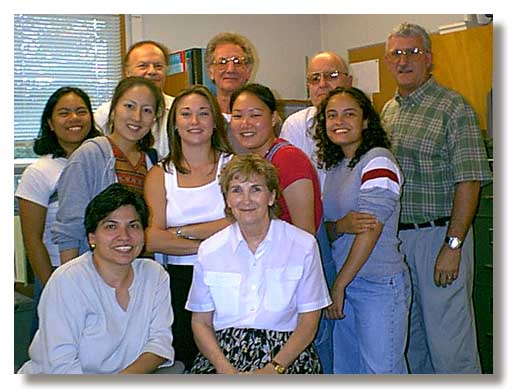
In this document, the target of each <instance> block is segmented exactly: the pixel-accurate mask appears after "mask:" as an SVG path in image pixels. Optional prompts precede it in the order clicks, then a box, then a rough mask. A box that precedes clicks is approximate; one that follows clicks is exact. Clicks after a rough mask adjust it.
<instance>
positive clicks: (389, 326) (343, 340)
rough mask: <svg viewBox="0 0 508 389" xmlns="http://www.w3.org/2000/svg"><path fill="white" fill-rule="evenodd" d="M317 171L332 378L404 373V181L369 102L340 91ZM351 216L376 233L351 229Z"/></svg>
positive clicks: (323, 121)
mask: <svg viewBox="0 0 508 389" xmlns="http://www.w3.org/2000/svg"><path fill="white" fill-rule="evenodd" d="M316 140H317V146H318V158H319V163H320V164H321V166H323V167H324V168H325V170H326V180H325V186H324V191H323V204H324V219H325V221H326V223H325V224H326V228H327V232H328V237H329V239H330V242H332V256H333V258H334V260H335V264H336V268H337V269H338V272H337V276H336V278H335V281H334V283H333V287H332V291H331V295H332V299H333V304H332V305H331V306H330V307H328V308H327V309H326V314H327V316H328V317H329V318H332V319H336V322H335V323H334V329H333V350H334V366H333V372H334V373H335V374H373V373H385V374H401V373H407V364H406V360H405V357H404V349H405V345H406V339H407V325H408V312H409V300H410V281H409V273H408V269H407V266H406V265H405V263H404V258H403V256H402V254H401V253H400V252H399V249H398V246H399V240H398V239H397V223H398V219H399V212H400V194H401V188H402V180H403V178H402V174H401V171H400V169H399V167H398V165H397V162H396V161H395V158H394V157H393V155H392V154H391V152H390V151H389V150H388V147H389V142H388V139H387V137H386V133H385V131H384V130H383V128H382V127H381V123H380V120H379V116H378V114H377V113H376V111H375V110H374V107H373V106H372V103H371V102H370V100H369V99H368V97H367V96H366V95H365V94H364V93H363V92H362V91H361V90H359V89H356V88H341V87H339V88H336V89H334V90H333V91H331V92H330V93H329V95H328V96H327V97H326V98H325V99H324V100H323V102H322V103H321V105H320V107H319V110H318V113H317V117H316ZM351 211H354V212H358V213H366V214H372V215H374V216H375V217H376V219H377V221H378V222H377V223H376V224H375V225H373V226H371V225H366V226H365V225H362V224H361V223H356V224H355V223H351V219H349V220H348V214H350V212H351Z"/></svg>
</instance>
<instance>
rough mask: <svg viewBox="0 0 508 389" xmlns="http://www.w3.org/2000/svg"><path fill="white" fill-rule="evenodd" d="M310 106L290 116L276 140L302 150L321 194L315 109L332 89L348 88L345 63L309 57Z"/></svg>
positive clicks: (328, 55)
mask: <svg viewBox="0 0 508 389" xmlns="http://www.w3.org/2000/svg"><path fill="white" fill-rule="evenodd" d="M306 78H307V86H308V87H309V93H310V101H311V103H312V106H310V107H308V108H305V109H303V110H301V111H298V112H295V113H294V114H292V115H290V116H289V117H288V118H287V119H286V120H285V121H284V124H283V125H282V129H281V132H280V137H281V138H284V139H286V140H288V141H289V142H291V143H292V144H293V145H295V146H297V147H299V148H300V149H302V150H303V151H304V152H305V154H307V155H308V156H309V158H310V159H311V161H312V163H313V164H314V166H315V167H316V169H317V172H318V175H319V180H320V181H321V190H323V185H324V171H322V170H321V169H318V168H317V156H316V144H315V141H314V139H313V138H312V137H313V136H314V123H313V121H314V115H315V114H316V111H317V107H318V106H319V104H320V103H321V101H322V100H323V99H324V98H325V96H326V95H327V94H328V92H330V91H331V90H332V89H335V88H337V87H338V86H342V87H350V86H351V85H352V84H353V77H352V76H351V75H349V72H348V67H347V64H346V62H345V61H344V60H343V59H342V58H341V57H340V56H339V55H337V54H335V53H333V52H331V51H325V52H321V53H318V54H316V55H314V56H313V57H312V59H311V60H310V62H309V66H308V69H307V77H306Z"/></svg>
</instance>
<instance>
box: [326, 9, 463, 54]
mask: <svg viewBox="0 0 508 389" xmlns="http://www.w3.org/2000/svg"><path fill="white" fill-rule="evenodd" d="M464 16H465V15H464V14H453V15H425V14H420V15H418V14H416V15H404V14H400V15H393V14H391V15H322V16H321V31H322V45H323V48H324V49H326V50H332V51H336V52H337V53H338V54H340V55H342V56H343V57H344V58H347V56H348V53H347V51H348V49H351V48H354V47H361V46H367V45H370V44H375V43H379V42H384V41H385V39H386V36H387V35H388V33H389V32H390V31H391V30H392V29H393V28H394V27H395V26H396V25H398V24H399V23H401V22H405V21H407V22H411V23H416V24H419V25H421V26H423V27H424V28H425V29H426V30H427V31H428V32H429V33H432V32H437V31H438V30H439V26H443V25H447V24H451V23H455V22H461V21H463V20H464Z"/></svg>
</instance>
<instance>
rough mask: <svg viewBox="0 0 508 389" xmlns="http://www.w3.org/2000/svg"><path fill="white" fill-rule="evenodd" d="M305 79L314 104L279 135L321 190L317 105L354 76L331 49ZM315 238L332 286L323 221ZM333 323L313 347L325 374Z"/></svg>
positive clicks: (325, 322)
mask: <svg viewBox="0 0 508 389" xmlns="http://www.w3.org/2000/svg"><path fill="white" fill-rule="evenodd" d="M306 78H307V86H308V88H309V94H310V101H311V103H312V106H310V107H308V108H305V109H303V110H301V111H298V112H295V113H294V114H292V115H290V116H289V117H288V118H287V119H286V120H285V121H284V123H283V124H282V129H281V132H280V137H281V138H283V139H286V140H287V141H289V142H291V143H292V144H293V145H295V146H297V147H299V148H300V149H301V150H303V152H304V153H305V154H307V156H308V157H309V159H310V160H311V161H312V164H313V165H314V167H315V168H316V170H317V173H318V176H319V181H320V184H321V191H322V190H323V185H324V183H325V172H324V170H322V169H319V168H318V165H317V154H316V151H317V149H316V143H315V140H314V138H313V136H314V133H315V128H314V116H315V115H316V112H317V107H318V106H319V104H320V103H321V101H322V100H323V99H324V98H325V97H326V95H327V94H328V92H329V91H331V90H332V89H335V88H336V87H338V86H342V87H350V86H351V85H352V82H353V78H352V77H351V76H350V75H349V72H348V67H347V65H346V62H345V61H344V60H343V59H342V58H341V57H340V56H338V55H337V54H335V53H333V52H328V51H326V52H321V53H318V54H316V55H314V56H313V57H312V59H311V60H310V62H309V65H308V69H307V77H306ZM366 217H368V218H373V216H370V215H366ZM316 238H317V241H318V244H319V249H320V253H321V261H322V263H323V269H324V272H325V276H326V280H327V282H328V286H329V287H330V288H331V286H332V285H333V281H334V280H335V276H336V275H337V271H336V269H335V264H334V263H333V259H332V255H331V252H330V248H329V247H330V246H329V241H328V237H327V236H326V231H325V228H324V223H321V226H320V228H319V229H318V231H317V233H316ZM333 326H334V320H332V319H327V318H326V317H325V316H324V315H322V317H321V321H320V324H319V330H318V333H317V336H316V339H315V341H314V346H315V347H316V350H317V352H318V354H319V358H320V360H321V364H322V366H323V372H324V373H325V374H332V373H333V354H334V350H333V341H332V337H333Z"/></svg>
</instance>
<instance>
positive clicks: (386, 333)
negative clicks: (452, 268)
mask: <svg viewBox="0 0 508 389" xmlns="http://www.w3.org/2000/svg"><path fill="white" fill-rule="evenodd" d="M410 299H411V286H410V277H409V272H408V271H407V270H405V271H403V272H400V273H397V274H394V275H388V276H382V277H379V278H378V279H376V280H372V279H369V280H367V279H365V278H361V277H355V278H354V279H353V281H352V282H351V283H350V284H349V285H348V287H347V288H346V297H345V300H344V314H345V318H344V319H342V320H336V321H335V325H334V331H333V347H334V363H333V372H334V373H335V374H405V373H407V363H406V359H405V356H404V351H405V347H406V341H407V328H408V317H409V304H410Z"/></svg>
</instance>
